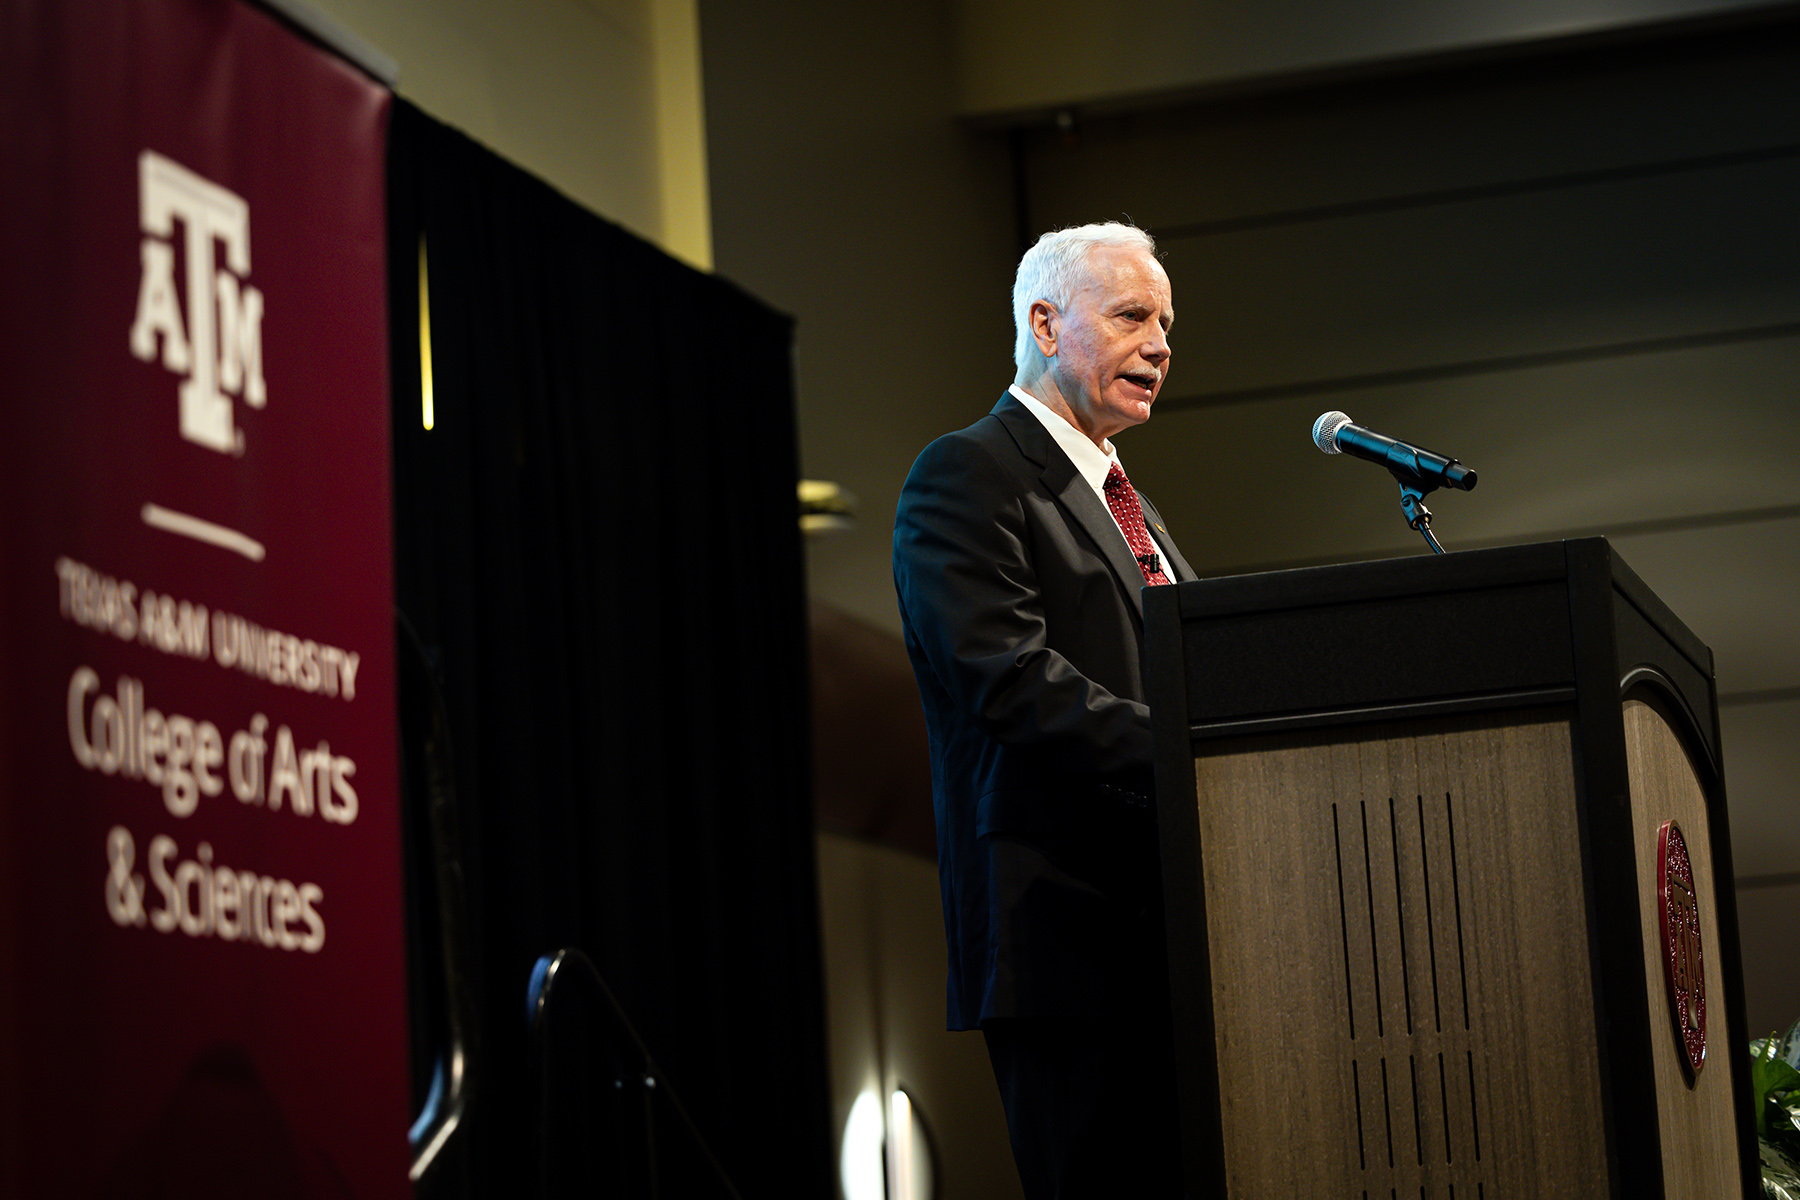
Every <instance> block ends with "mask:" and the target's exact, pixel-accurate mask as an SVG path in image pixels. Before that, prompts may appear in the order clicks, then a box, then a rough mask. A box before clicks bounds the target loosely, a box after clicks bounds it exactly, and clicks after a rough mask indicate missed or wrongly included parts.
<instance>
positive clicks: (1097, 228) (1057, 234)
mask: <svg viewBox="0 0 1800 1200" xmlns="http://www.w3.org/2000/svg"><path fill="white" fill-rule="evenodd" d="M1102 246H1120V247H1124V248H1126V249H1131V250H1145V251H1148V252H1149V253H1151V254H1154V253H1156V240H1155V239H1154V238H1152V237H1151V236H1150V235H1149V234H1147V233H1145V232H1144V231H1143V230H1141V229H1139V228H1138V227H1137V226H1135V225H1126V224H1123V223H1122V222H1119V221H1107V222H1104V223H1102V224H1099V225H1075V226H1072V227H1070V228H1068V229H1056V230H1052V231H1051V232H1049V233H1046V234H1045V235H1044V236H1043V237H1041V238H1039V239H1038V240H1037V245H1035V246H1033V247H1032V248H1031V249H1029V250H1027V251H1026V252H1025V256H1024V257H1023V258H1021V259H1020V260H1019V271H1018V274H1017V275H1015V276H1014V277H1013V293H1012V306H1013V330H1014V333H1015V335H1016V336H1015V339H1014V341H1013V363H1014V365H1015V366H1017V367H1018V368H1019V370H1020V371H1023V370H1025V368H1026V367H1027V366H1028V365H1030V364H1031V363H1032V362H1034V361H1035V360H1036V358H1037V355H1038V348H1037V340H1036V339H1035V338H1034V337H1033V336H1032V333H1031V306H1032V305H1033V304H1035V303H1037V302H1038V301H1039V300H1045V301H1048V302H1049V303H1050V304H1052V305H1055V307H1056V311H1058V312H1067V311H1068V308H1069V302H1070V301H1071V300H1073V299H1074V298H1075V291H1076V289H1077V288H1079V287H1080V286H1081V285H1082V284H1083V283H1085V282H1087V280H1088V256H1089V255H1090V254H1092V253H1093V252H1094V251H1095V250H1098V249H1099V248H1100V247H1102Z"/></svg>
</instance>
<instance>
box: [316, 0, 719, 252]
mask: <svg viewBox="0 0 1800 1200" xmlns="http://www.w3.org/2000/svg"><path fill="white" fill-rule="evenodd" d="M310 3H311V4H312V7H314V8H317V9H319V10H320V11H321V12H324V13H326V14H327V15H328V16H330V17H332V18H333V19H335V20H336V21H338V22H339V23H340V24H342V25H344V26H345V27H347V28H348V29H350V30H351V31H353V32H354V33H356V34H357V35H359V36H360V37H362V38H363V39H365V40H367V41H369V42H371V43H373V44H374V45H375V46H376V47H378V48H379V49H380V50H382V51H383V52H384V53H386V54H388V55H389V56H391V57H392V58H394V59H395V60H397V61H398V62H399V64H400V81H399V87H398V91H399V92H400V94H401V95H403V96H405V97H406V98H407V99H409V100H411V101H412V102H413V103H415V104H417V105H418V106H419V107H420V108H422V109H424V110H425V111H426V112H428V113H430V114H431V115H432V116H434V117H436V118H437V119H438V120H440V121H444V122H446V123H448V124H450V125H454V126H456V127H457V128H459V129H461V130H462V131H463V132H465V133H467V134H469V135H470V136H471V137H473V138H475V139H476V140H477V141H479V142H481V143H483V144H484V145H486V146H488V147H489V148H490V149H493V150H495V151H497V152H498V153H499V154H501V155H502V156H504V157H506V158H509V159H511V160H512V161H513V162H515V163H517V164H519V165H520V166H522V167H524V168H525V169H526V170H528V171H531V172H532V173H533V174H535V175H538V176H540V177H542V178H543V179H545V180H547V181H548V182H549V183H550V184H551V185H552V186H554V187H556V188H557V189H558V190H560V191H562V192H563V193H564V194H565V195H567V196H569V197H570V198H572V199H574V200H577V201H579V202H581V203H582V204H585V205H587V206H588V207H589V208H591V209H593V210H594V211H595V212H597V213H599V214H600V215H601V216H603V217H605V218H607V219H608V220H610V221H614V222H616V223H618V224H620V225H623V226H624V227H625V228H627V229H629V230H630V231H631V232H633V233H635V234H637V235H638V236H640V237H643V238H645V239H647V240H649V241H652V242H655V243H656V244H657V245H659V246H661V247H662V248H663V249H664V250H666V251H668V252H669V253H670V254H673V255H675V256H676V257H677V258H681V259H684V260H686V261H687V262H689V263H691V264H693V265H695V266H698V267H700V268H702V269H710V268H711V266H712V244H711V230H710V211H709V208H708V205H707V194H708V193H707V181H706V143H705V130H704V121H703V116H702V108H703V97H702V94H701V89H700V60H699V42H698V37H697V34H696V30H695V4H694V0H506V3H503V4H493V3H483V2H481V0H310Z"/></svg>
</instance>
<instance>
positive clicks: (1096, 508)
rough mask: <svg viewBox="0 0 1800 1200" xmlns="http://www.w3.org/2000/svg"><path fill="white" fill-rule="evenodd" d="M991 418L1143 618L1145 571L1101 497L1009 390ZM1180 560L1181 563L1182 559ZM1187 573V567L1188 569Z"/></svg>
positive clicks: (1047, 431)
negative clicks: (1035, 468) (1035, 469)
mask: <svg viewBox="0 0 1800 1200" xmlns="http://www.w3.org/2000/svg"><path fill="white" fill-rule="evenodd" d="M993 415H994V416H995V417H997V418H999V420H1000V423H1001V424H1002V425H1004V426H1006V429H1007V432H1009V433H1010V434H1012V438H1013V441H1015V442H1017V443H1018V446H1019V449H1020V450H1021V451H1022V452H1023V453H1024V454H1025V456H1026V457H1027V458H1029V459H1030V460H1031V461H1033V462H1035V463H1038V464H1040V465H1041V466H1042V468H1043V471H1042V474H1041V475H1040V476H1039V478H1041V479H1042V480H1043V482H1044V486H1045V487H1046V488H1048V489H1049V490H1050V494H1051V495H1052V496H1054V497H1055V498H1056V502H1057V504H1058V505H1060V506H1061V508H1062V510H1063V512H1064V513H1065V514H1066V515H1067V516H1068V518H1069V523H1070V524H1071V525H1074V526H1075V527H1077V528H1079V529H1080V530H1081V531H1082V532H1083V533H1085V534H1086V535H1087V537H1088V540H1089V541H1091V542H1092V543H1093V544H1094V547H1095V548H1096V549H1097V550H1099V551H1100V553H1101V555H1102V556H1103V557H1104V558H1105V559H1106V563H1107V565H1108V566H1110V567H1111V568H1112V570H1113V574H1114V575H1116V576H1118V578H1119V586H1120V587H1122V588H1124V589H1125V595H1126V596H1127V597H1129V598H1130V600H1131V609H1132V611H1133V612H1135V613H1136V614H1137V616H1138V620H1140V621H1142V620H1143V617H1144V597H1143V590H1144V572H1143V569H1142V568H1141V567H1139V566H1138V561H1137V559H1136V557H1134V556H1133V555H1132V553H1131V547H1130V546H1127V545H1126V544H1125V539H1124V538H1123V537H1121V536H1120V534H1119V526H1118V523H1117V522H1115V521H1114V520H1113V518H1112V513H1110V512H1108V511H1107V508H1106V505H1104V504H1102V503H1100V497H1098V496H1096V495H1095V494H1094V489H1093V488H1091V487H1089V486H1088V483H1087V480H1085V479H1083V478H1082V477H1081V473H1080V472H1078V471H1077V470H1076V469H1075V464H1074V463H1072V462H1070V461H1069V456H1068V455H1067V454H1064V453H1063V450H1062V447H1061V446H1058V445H1057V444H1056V439H1055V438H1053V437H1051V436H1050V431H1049V430H1047V429H1045V428H1044V426H1043V423H1042V422H1040V421H1039V420H1038V419H1037V418H1036V417H1034V416H1032V415H1031V413H1029V412H1027V411H1026V409H1025V406H1024V405H1023V404H1020V403H1019V402H1018V400H1017V399H1015V398H1014V397H1013V395H1012V394H1011V393H1010V392H1009V393H1007V395H1005V396H1004V397H1002V398H1001V400H1000V403H999V404H996V405H995V406H994V414H993ZM1184 565H1185V564H1184ZM1189 574H1190V576H1191V575H1192V572H1189Z"/></svg>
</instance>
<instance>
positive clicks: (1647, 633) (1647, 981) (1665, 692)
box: [1146, 539, 1757, 1200]
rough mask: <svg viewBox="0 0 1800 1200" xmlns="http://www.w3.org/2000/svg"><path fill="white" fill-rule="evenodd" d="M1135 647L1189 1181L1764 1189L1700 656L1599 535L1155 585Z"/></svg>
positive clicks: (1374, 1193)
mask: <svg viewBox="0 0 1800 1200" xmlns="http://www.w3.org/2000/svg"><path fill="white" fill-rule="evenodd" d="M1146 642H1147V647H1148V651H1149V652H1148V654H1147V656H1146V659H1147V664H1148V665H1147V669H1146V674H1147V683H1148V685H1149V692H1150V696H1151V704H1152V711H1153V713H1154V714H1155V715H1154V720H1155V723H1156V726H1157V746H1158V756H1159V757H1158V790H1159V803H1160V820H1161V822H1162V835H1163V847H1164V849H1163V860H1164V882H1165V891H1166V895H1167V900H1168V907H1169V938H1170V954H1171V974H1172V980H1173V984H1174V993H1175V1002H1176V1022H1177V1038H1178V1048H1179V1051H1180V1054H1181V1058H1182V1062H1181V1067H1182V1108H1183V1112H1182V1119H1183V1136H1184V1142H1185V1152H1186V1157H1187V1162H1188V1175H1189V1188H1190V1191H1191V1192H1192V1193H1193V1194H1196V1195H1203V1196H1211V1195H1221V1196H1231V1197H1255V1198H1262V1197H1279V1196H1306V1197H1314V1196H1343V1197H1351V1198H1358V1200H1360V1198H1365V1197H1387V1198H1390V1200H1391V1198H1392V1197H1402V1196H1403V1197H1407V1198H1408V1200H1411V1198H1412V1197H1415V1196H1416V1197H1420V1198H1421V1200H1425V1198H1428V1197H1429V1198H1453V1197H1456V1196H1468V1197H1477V1198H1481V1197H1500V1196H1529V1197H1538V1196H1579V1197H1589V1196H1595V1197H1599V1196H1616V1197H1620V1198H1621V1200H1623V1198H1625V1197H1633V1198H1635V1197H1639V1196H1659V1197H1668V1198H1675V1197H1683V1198H1686V1197H1725V1196H1732V1195H1750V1194H1753V1193H1754V1190H1755V1188H1756V1187H1757V1183H1756V1180H1757V1165H1756V1153H1755V1141H1754V1128H1753V1125H1752V1124H1751V1120H1750V1118H1751V1114H1750V1111H1749V1099H1748V1092H1747V1086H1746V1084H1747V1075H1746V1074H1745V1072H1746V1070H1747V1065H1746V1063H1745V1062H1744V1061H1743V1059H1744V1054H1745V1051H1744V1049H1743V1043H1744V1038H1743V1036H1742V1033H1743V1019H1742V1018H1743V1007H1742V1005H1743V1000H1742V987H1741V981H1740V979H1739V976H1738V966H1737V946H1736V921H1735V904H1734V895H1733V892H1732V888H1731V874H1730V858H1729V853H1730V851H1729V839H1728V831H1727V830H1726V826H1725V820H1724V802H1723V790H1722V787H1721V786H1720V782H1719V780H1720V773H1719V771H1718V769H1717V759H1718V751H1717V721H1716V715H1715V714H1716V710H1715V699H1714V696H1713V692H1712V668H1711V655H1710V652H1708V651H1707V650H1706V649H1705V647H1704V646H1703V645H1701V644H1700V643H1699V642H1698V641H1697V640H1695V639H1693V637H1692V635H1691V634H1689V633H1688V632H1687V631H1686V630H1685V628H1684V627H1682V626H1680V623H1679V622H1678V621H1676V620H1675V619H1674V617H1673V615H1672V614H1670V613H1668V611H1667V610H1666V609H1665V608H1663V607H1662V606H1661V605H1660V603H1659V602H1657V601H1656V600H1655V597H1654V596H1652V595H1650V593H1649V592H1648V590H1647V589H1645V588H1644V587H1643V585H1642V584H1641V582H1639V581H1637V579H1636V577H1635V576H1633V575H1631V573H1630V572H1629V569H1628V568H1626V567H1625V566H1624V565H1623V564H1622V563H1620V562H1619V561H1618V560H1617V559H1616V557H1615V556H1613V555H1612V552H1611V549H1610V547H1608V546H1607V545H1606V544H1605V542H1604V541H1602V540H1600V539H1588V540H1585V541H1580V542H1569V543H1557V544H1553V545H1548V546H1534V547H1519V548H1516V549H1509V550H1503V551H1484V552H1474V553H1466V554H1462V555H1456V556H1446V557H1445V558H1441V559H1429V558H1420V559H1409V560H1401V561H1397V562H1391V563H1375V564H1359V565H1356V566H1351V567H1340V568H1321V569H1316V570H1305V571H1292V572H1281V573H1276V574H1272V575H1268V576H1254V577H1244V578H1240V579H1226V580H1211V581H1201V582H1200V583H1194V584H1182V585H1179V586H1177V587H1175V588H1158V589H1150V590H1149V591H1147V592H1146ZM1671 818H1673V819H1675V820H1676V821H1677V822H1678V823H1679V825H1680V828H1681V829H1682V830H1683V831H1684V834H1685V838H1686V842H1687V845H1688V847H1689V850H1690V853H1691V857H1692V862H1693V875H1694V878H1693V883H1694V891H1695V893H1696V894H1697V895H1698V896H1699V897H1700V901H1699V903H1698V906H1697V907H1698V909H1699V912H1700V918H1701V920H1700V943H1701V945H1702V946H1703V947H1704V954H1703V962H1704V975H1705V979H1706V995H1707V997H1708V1003H1709V1007H1708V1016H1707V1022H1706V1023H1707V1041H1708V1046H1709V1051H1708V1058H1707V1062H1706V1065H1705V1066H1704V1067H1703V1069H1702V1070H1701V1071H1700V1073H1699V1074H1698V1075H1697V1076H1696V1077H1695V1078H1694V1080H1693V1082H1692V1086H1690V1083H1689V1080H1688V1078H1687V1076H1686V1075H1685V1074H1684V1070H1683V1067H1682V1065H1681V1060H1680V1057H1679V1056H1680V1054H1681V1050H1680V1042H1679V1040H1678V1034H1677V1031H1676V1027H1675V1024H1674V1018H1673V1017H1672V1010H1671V1006H1670V1002H1669V1000H1668V997H1667V993H1666V988H1665V984H1664V979H1663V966H1662V962H1663V943H1662V937H1661V931H1660V925H1659V924H1658V922H1659V920H1660V917H1659V915H1658V914H1659V912H1660V908H1659V902H1658V898H1657V891H1656V889H1657V872H1656V862H1657V860H1656V858H1655V855H1656V853H1657V839H1658V830H1659V829H1660V827H1661V824H1662V822H1663V821H1665V820H1669V819H1671Z"/></svg>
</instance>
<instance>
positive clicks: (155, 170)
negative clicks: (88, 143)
mask: <svg viewBox="0 0 1800 1200" xmlns="http://www.w3.org/2000/svg"><path fill="white" fill-rule="evenodd" d="M138 213H139V216H138V221H139V225H140V227H141V228H142V230H143V233H144V240H143V246H142V251H141V260H142V268H143V274H142V278H141V281H140V283H139V285H138V301H137V317H136V319H135V320H133V321H132V323H131V352H132V354H134V355H136V356H137V357H138V358H140V359H142V360H143V361H144V362H151V361H153V360H155V358H156V356H157V353H158V349H159V343H160V350H161V354H162V364H163V366H165V367H167V368H168V369H169V370H171V371H174V372H175V373H176V374H178V375H182V376H184V377H185V378H184V379H183V382H182V384H181V388H180V392H179V396H180V407H181V436H182V437H184V438H186V439H187V440H188V441H190V442H195V443H197V444H199V445H202V446H206V447H208V448H210V449H213V450H218V451H221V452H223V453H226V454H242V453H243V452H244V435H243V431H242V430H240V429H238V428H237V426H236V423H235V421H234V420H233V411H232V404H231V396H232V395H237V396H241V397H242V398H243V401H244V403H246V404H248V405H250V406H251V407H252V408H261V407H262V406H263V405H264V404H266V403H267V402H268V389H267V386H266V385H265V384H264V382H263V364H262V316H263V298H262V293H261V292H260V291H258V290H257V289H256V288H254V287H252V286H250V285H249V284H248V283H245V282H244V278H245V276H247V275H249V274H250V206H249V205H248V204H246V203H245V202H244V199H243V197H241V196H239V195H237V194H236V193H234V192H231V191H228V190H226V189H225V188H222V187H220V186H219V185H218V184H216V183H213V182H212V181H211V180H208V179H203V178H201V177H200V176H199V175H196V174H194V173H193V172H192V171H190V170H188V169H187V168H186V167H184V166H182V165H181V164H179V163H177V162H173V161H171V160H170V159H167V158H164V157H163V156H162V155H160V154H157V153H155V152H154V151H151V150H146V151H144V152H143V153H142V154H140V155H138ZM177 225H180V226H181V228H182V236H181V238H180V239H179V242H178V241H177V238H176V226H177ZM178 244H179V245H181V246H182V247H183V249H184V255H183V258H184V263H183V265H184V267H185V268H186V269H185V272H184V282H185V284H186V299H187V304H186V311H185V312H184V311H183V306H182V303H181V296H180V295H179V293H178V292H177V289H176V283H175V251H176V246H177V245H178ZM219 247H223V249H224V265H223V266H221V265H219V253H218V248H219Z"/></svg>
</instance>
